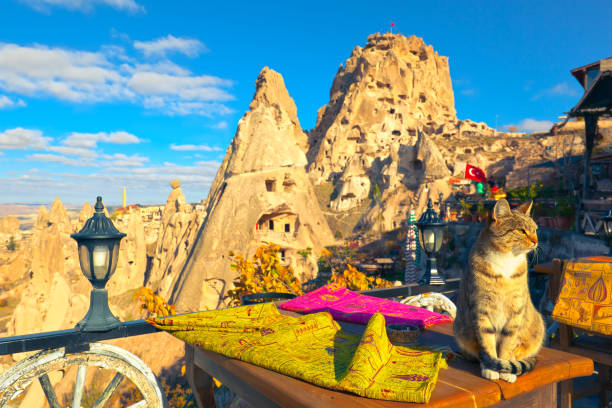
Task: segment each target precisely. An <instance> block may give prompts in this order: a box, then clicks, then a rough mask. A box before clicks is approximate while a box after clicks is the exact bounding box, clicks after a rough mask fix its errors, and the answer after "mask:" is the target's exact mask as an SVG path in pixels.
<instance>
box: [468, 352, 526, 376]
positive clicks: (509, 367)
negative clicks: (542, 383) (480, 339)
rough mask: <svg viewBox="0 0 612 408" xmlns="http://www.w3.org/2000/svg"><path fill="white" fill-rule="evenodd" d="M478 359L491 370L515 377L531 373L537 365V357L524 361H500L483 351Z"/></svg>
mask: <svg viewBox="0 0 612 408" xmlns="http://www.w3.org/2000/svg"><path fill="white" fill-rule="evenodd" d="M478 359H479V360H480V361H481V362H482V364H483V365H484V366H485V367H486V368H488V369H489V370H493V371H497V372H498V373H508V374H515V375H522V374H525V373H528V372H530V371H531V370H533V367H535V363H536V358H535V357H527V358H524V359H522V360H500V359H499V358H493V357H491V356H490V355H488V354H486V353H483V352H482V350H481V351H480V353H479V354H478Z"/></svg>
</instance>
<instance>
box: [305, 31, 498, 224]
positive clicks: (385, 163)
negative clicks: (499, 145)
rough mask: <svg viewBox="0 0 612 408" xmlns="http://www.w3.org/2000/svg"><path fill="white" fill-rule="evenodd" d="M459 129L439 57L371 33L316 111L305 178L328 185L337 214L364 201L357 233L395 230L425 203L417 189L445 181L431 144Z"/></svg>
mask: <svg viewBox="0 0 612 408" xmlns="http://www.w3.org/2000/svg"><path fill="white" fill-rule="evenodd" d="M462 123H463V122H461V121H458V120H457V118H456V112H455V106H454V96H453V89H452V86H451V80H450V73H449V65H448V59H447V58H446V57H442V56H439V55H438V54H437V53H436V52H435V51H434V50H433V48H432V47H431V46H428V45H426V44H425V43H424V42H423V40H422V39H420V38H417V37H409V38H407V37H404V36H402V35H394V34H382V35H381V34H374V35H371V36H369V37H368V42H367V44H366V46H365V47H364V48H361V47H356V48H355V49H354V50H353V52H352V54H351V56H350V58H349V59H348V60H347V61H346V63H345V64H344V66H341V67H340V69H339V70H338V73H337V74H336V78H335V79H334V82H333V85H332V88H331V90H330V101H329V104H328V105H327V106H324V107H323V108H321V110H320V111H319V117H318V120H317V125H316V127H315V128H314V129H313V130H312V131H311V132H310V134H309V142H310V149H309V151H308V158H309V165H308V170H309V175H310V177H311V179H312V180H313V182H315V183H316V184H324V183H332V185H333V190H334V191H333V193H332V194H331V196H330V197H329V207H330V209H332V210H334V211H336V212H351V211H364V210H363V208H361V209H359V208H357V207H358V206H360V205H361V204H367V203H370V204H369V205H368V206H367V207H366V208H365V212H362V213H361V214H362V218H361V221H360V222H359V223H358V227H359V228H361V229H363V230H364V231H368V230H372V229H373V226H374V223H375V222H374V220H377V221H376V222H377V223H382V225H383V226H384V229H392V228H397V227H399V225H400V223H401V222H402V221H403V220H405V218H406V215H407V210H408V208H409V207H410V206H413V208H415V210H417V213H420V209H421V207H423V206H424V205H425V202H426V199H424V198H421V196H422V195H423V194H422V193H423V192H424V190H423V189H424V183H433V182H435V181H437V180H440V179H443V178H445V177H448V176H450V174H451V173H450V170H449V168H448V166H447V163H446V162H445V159H444V156H443V155H442V154H441V152H440V151H439V149H438V148H437V146H436V143H435V142H434V141H433V139H432V138H433V137H434V135H439V136H440V137H444V138H450V137H456V136H457V135H458V134H460V133H461V132H462V130H461V124H462ZM468 123H469V124H471V123H473V122H468ZM463 128H464V130H463V133H465V134H467V133H468V129H469V130H471V126H463ZM477 129H478V131H479V132H481V133H482V132H485V133H488V134H493V133H495V132H494V131H493V130H492V129H489V128H488V127H486V126H484V127H482V128H480V127H477ZM438 184H439V187H440V188H439V189H441V190H444V191H443V193H444V194H445V196H446V195H448V194H449V192H450V189H449V188H443V185H442V184H440V183H438ZM376 187H378V189H379V191H380V192H381V199H378V200H376V199H374V191H375V188H376ZM425 192H427V191H425ZM394 225H395V227H394ZM351 232H353V231H351Z"/></svg>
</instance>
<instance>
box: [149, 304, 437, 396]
mask: <svg viewBox="0 0 612 408" xmlns="http://www.w3.org/2000/svg"><path fill="white" fill-rule="evenodd" d="M149 322H150V323H151V324H153V325H154V326H155V327H158V328H160V329H162V330H165V331H168V332H169V333H170V334H172V335H174V336H176V337H178V338H179V339H181V340H183V341H185V342H187V343H190V344H193V345H195V346H198V347H201V348H203V349H206V350H211V351H214V352H216V353H219V354H223V355H224V356H227V357H231V358H236V359H239V360H242V361H245V362H248V363H251V364H255V365H257V366H260V367H263V368H266V369H269V370H273V371H277V372H279V373H282V374H285V375H288V376H291V377H294V378H298V379H301V380H304V381H307V382H309V383H312V384H315V385H318V386H321V387H325V388H330V389H334V390H341V391H348V392H352V393H354V394H357V395H360V396H363V397H368V398H376V399H383V400H392V401H403V402H418V403H426V402H428V401H429V398H430V397H431V393H432V391H433V389H434V387H435V385H436V381H437V378H438V371H439V369H440V368H446V367H447V365H446V361H445V360H444V358H443V356H442V353H441V352H439V351H436V352H432V351H426V350H415V349H410V348H406V347H398V346H393V345H392V344H391V343H390V342H389V339H388V338H387V333H386V327H385V318H384V317H383V316H382V315H381V314H378V313H377V314H375V315H374V316H372V318H371V319H370V322H369V323H368V325H367V327H366V329H365V331H364V333H363V335H362V336H357V335H354V334H350V333H346V332H343V331H342V330H341V329H340V326H339V325H338V323H337V322H335V321H334V319H333V318H332V317H331V315H330V314H329V313H315V314H310V315H306V316H301V317H292V316H284V315H281V314H280V313H279V312H278V309H277V308H276V306H275V305H274V304H273V303H264V304H257V305H249V306H241V307H236V308H232V309H223V310H213V311H207V312H199V313H193V314H188V315H181V316H171V317H166V318H152V319H149Z"/></svg>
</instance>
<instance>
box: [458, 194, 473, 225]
mask: <svg viewBox="0 0 612 408" xmlns="http://www.w3.org/2000/svg"><path fill="white" fill-rule="evenodd" d="M459 204H460V205H461V216H462V218H463V221H466V222H471V221H472V212H471V209H472V204H469V203H468V202H467V201H465V199H463V198H462V199H461V200H459Z"/></svg>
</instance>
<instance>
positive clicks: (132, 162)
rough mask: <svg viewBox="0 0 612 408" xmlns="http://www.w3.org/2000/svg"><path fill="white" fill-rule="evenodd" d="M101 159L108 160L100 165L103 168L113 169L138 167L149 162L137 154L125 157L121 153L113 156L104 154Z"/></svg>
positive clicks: (146, 158)
mask: <svg viewBox="0 0 612 408" xmlns="http://www.w3.org/2000/svg"><path fill="white" fill-rule="evenodd" d="M102 157H103V158H105V159H107V160H108V161H107V162H104V163H102V164H103V165H104V166H115V167H140V166H143V165H144V163H146V162H148V161H149V158H148V157H143V156H140V155H138V154H134V155H132V156H127V155H125V154H123V153H115V154H113V155H109V154H105V155H103V156H102Z"/></svg>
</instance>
